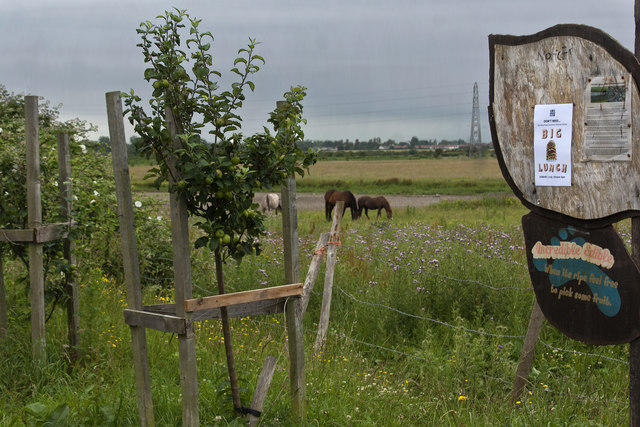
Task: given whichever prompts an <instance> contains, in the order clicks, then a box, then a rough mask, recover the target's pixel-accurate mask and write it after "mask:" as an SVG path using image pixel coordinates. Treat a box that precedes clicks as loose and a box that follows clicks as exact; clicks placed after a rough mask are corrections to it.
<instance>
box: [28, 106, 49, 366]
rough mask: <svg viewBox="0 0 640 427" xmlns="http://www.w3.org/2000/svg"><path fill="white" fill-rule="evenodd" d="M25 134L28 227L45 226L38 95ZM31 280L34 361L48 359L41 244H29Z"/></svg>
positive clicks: (30, 109)
mask: <svg viewBox="0 0 640 427" xmlns="http://www.w3.org/2000/svg"><path fill="white" fill-rule="evenodd" d="M24 102H25V120H26V123H25V133H26V144H27V146H26V148H27V227H28V228H36V227H40V226H41V225H42V200H41V189H40V139H39V135H38V132H39V130H38V129H39V128H38V97H37V96H25V98H24ZM29 282H30V294H31V344H32V350H33V360H34V361H36V362H39V363H41V364H44V363H45V362H46V360H47V355H46V344H47V342H46V337H45V326H44V324H45V312H44V269H43V261H42V244H40V243H30V244H29Z"/></svg>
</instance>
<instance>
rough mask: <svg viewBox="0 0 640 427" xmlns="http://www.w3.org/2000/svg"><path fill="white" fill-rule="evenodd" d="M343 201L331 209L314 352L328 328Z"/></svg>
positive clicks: (324, 338) (322, 340) (317, 349)
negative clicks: (329, 233)
mask: <svg viewBox="0 0 640 427" xmlns="http://www.w3.org/2000/svg"><path fill="white" fill-rule="evenodd" d="M343 210H344V202H343V201H340V202H337V203H336V206H335V207H334V209H333V223H332V224H331V236H329V243H328V246H329V249H328V250H327V268H326V271H325V274H324V291H323V293H322V309H321V311H320V320H319V321H318V335H317V336H316V343H315V345H314V346H313V351H314V352H315V353H316V354H319V353H321V352H322V351H323V350H324V345H325V342H326V340H327V330H328V329H329V313H330V311H331V294H332V292H333V271H334V268H335V265H336V256H337V253H338V244H339V243H340V225H341V224H342V211H343Z"/></svg>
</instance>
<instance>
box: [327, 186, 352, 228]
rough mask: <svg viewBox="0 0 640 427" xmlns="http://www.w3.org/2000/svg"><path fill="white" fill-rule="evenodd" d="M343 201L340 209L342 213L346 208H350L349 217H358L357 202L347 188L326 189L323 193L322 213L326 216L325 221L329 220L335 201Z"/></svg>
mask: <svg viewBox="0 0 640 427" xmlns="http://www.w3.org/2000/svg"><path fill="white" fill-rule="evenodd" d="M340 201H342V202H344V208H343V209H342V215H344V212H345V211H346V210H347V208H349V209H351V219H358V217H359V216H360V215H359V213H360V212H359V211H358V202H357V201H356V196H354V195H353V193H352V192H351V191H349V190H345V191H338V190H333V189H331V190H328V191H327V192H326V193H324V213H325V215H326V216H327V221H331V212H332V211H333V208H334V206H335V205H336V202H340Z"/></svg>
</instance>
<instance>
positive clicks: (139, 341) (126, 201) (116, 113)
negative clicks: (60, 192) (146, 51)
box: [106, 92, 155, 426]
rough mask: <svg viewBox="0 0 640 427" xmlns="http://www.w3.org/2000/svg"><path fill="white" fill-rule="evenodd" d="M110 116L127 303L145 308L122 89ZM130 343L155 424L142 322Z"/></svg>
mask: <svg viewBox="0 0 640 427" xmlns="http://www.w3.org/2000/svg"><path fill="white" fill-rule="evenodd" d="M106 102H107V116H108V121H109V138H110V141H111V158H112V161H113V174H114V178H115V181H116V199H117V204H118V222H119V225H120V241H121V244H122V262H123V266H124V277H125V283H126V284H127V305H128V307H129V309H132V310H140V309H141V308H142V289H141V287H140V266H139V263H138V249H137V243H136V232H135V224H134V220H133V202H132V198H131V183H130V181H129V165H128V159H127V145H126V137H125V132H124V122H123V117H122V100H121V98H120V92H109V93H107V94H106ZM131 346H132V352H133V363H134V373H135V382H136V396H137V400H138V418H139V420H140V425H142V426H153V425H155V421H154V417H153V400H152V396H151V374H150V372H149V355H148V353H147V336H146V330H145V328H144V327H141V326H133V325H132V326H131Z"/></svg>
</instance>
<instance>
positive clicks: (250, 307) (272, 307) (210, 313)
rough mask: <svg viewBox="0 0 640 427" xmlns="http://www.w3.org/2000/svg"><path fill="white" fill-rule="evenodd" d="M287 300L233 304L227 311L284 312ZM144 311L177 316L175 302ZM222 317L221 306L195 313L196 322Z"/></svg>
mask: <svg viewBox="0 0 640 427" xmlns="http://www.w3.org/2000/svg"><path fill="white" fill-rule="evenodd" d="M286 301H287V298H279V299H272V300H266V301H253V302H249V303H244V304H237V305H232V306H230V307H228V308H227V313H228V315H229V317H230V318H232V317H233V318H236V317H251V316H260V315H267V314H278V313H284V305H285V303H286ZM144 311H149V312H151V313H160V314H170V315H173V316H175V314H176V308H175V304H157V305H145V306H144ZM221 318H222V314H221V312H220V308H209V309H207V310H198V311H195V312H194V313H193V321H194V322H200V321H203V320H210V319H221Z"/></svg>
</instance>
